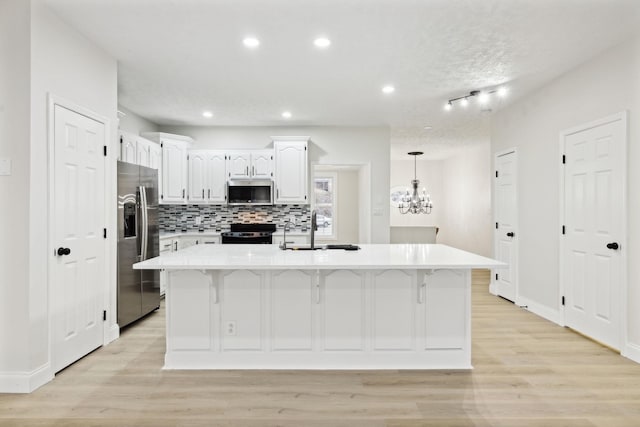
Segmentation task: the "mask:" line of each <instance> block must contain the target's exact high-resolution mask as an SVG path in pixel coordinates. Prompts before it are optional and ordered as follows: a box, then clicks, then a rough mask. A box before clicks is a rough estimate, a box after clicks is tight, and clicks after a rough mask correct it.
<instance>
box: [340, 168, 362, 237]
mask: <svg viewBox="0 0 640 427" xmlns="http://www.w3.org/2000/svg"><path fill="white" fill-rule="evenodd" d="M359 191H360V190H359V187H358V171H346V170H342V171H339V172H338V218H339V219H340V220H339V222H338V234H337V239H336V240H337V243H359V242H360V236H359V229H358V216H359V213H360V208H359V206H358V205H359V202H360V200H359V198H358V193H359Z"/></svg>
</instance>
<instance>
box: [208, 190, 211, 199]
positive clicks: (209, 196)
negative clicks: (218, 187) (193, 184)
mask: <svg viewBox="0 0 640 427" xmlns="http://www.w3.org/2000/svg"><path fill="white" fill-rule="evenodd" d="M210 198H211V189H208V190H207V199H210Z"/></svg>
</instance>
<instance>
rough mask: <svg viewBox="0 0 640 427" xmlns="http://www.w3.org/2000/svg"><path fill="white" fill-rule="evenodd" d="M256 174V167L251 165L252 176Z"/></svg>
mask: <svg viewBox="0 0 640 427" xmlns="http://www.w3.org/2000/svg"><path fill="white" fill-rule="evenodd" d="M255 174H256V167H255V166H251V176H254V175H255Z"/></svg>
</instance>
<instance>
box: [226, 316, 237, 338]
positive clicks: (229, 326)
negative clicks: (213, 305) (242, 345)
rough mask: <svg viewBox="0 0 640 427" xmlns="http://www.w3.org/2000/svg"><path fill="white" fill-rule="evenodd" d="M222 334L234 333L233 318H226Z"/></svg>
mask: <svg viewBox="0 0 640 427" xmlns="http://www.w3.org/2000/svg"><path fill="white" fill-rule="evenodd" d="M224 334H225V335H229V336H235V335H236V322H235V321H233V320H227V321H226V322H225V324H224Z"/></svg>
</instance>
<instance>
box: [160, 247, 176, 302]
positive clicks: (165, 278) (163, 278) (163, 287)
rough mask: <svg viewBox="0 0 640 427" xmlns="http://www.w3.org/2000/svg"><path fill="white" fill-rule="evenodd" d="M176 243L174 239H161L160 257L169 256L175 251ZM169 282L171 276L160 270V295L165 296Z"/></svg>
mask: <svg viewBox="0 0 640 427" xmlns="http://www.w3.org/2000/svg"><path fill="white" fill-rule="evenodd" d="M175 243H176V241H175V239H172V238H163V239H160V255H163V254H168V253H171V252H174V251H175V247H176V245H175ZM168 280H169V274H168V273H167V270H160V295H161V296H162V295H164V294H165V292H166V290H167V281H168Z"/></svg>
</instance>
